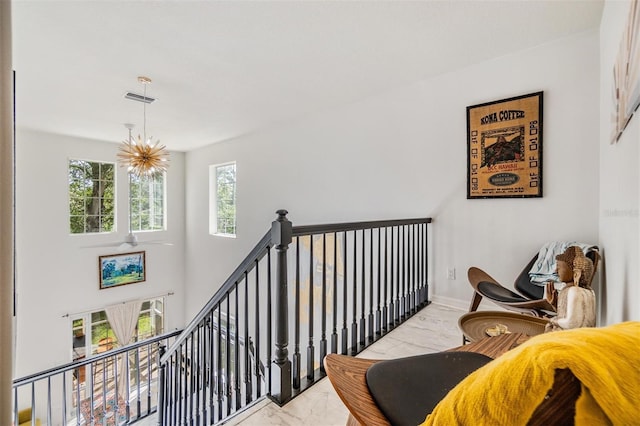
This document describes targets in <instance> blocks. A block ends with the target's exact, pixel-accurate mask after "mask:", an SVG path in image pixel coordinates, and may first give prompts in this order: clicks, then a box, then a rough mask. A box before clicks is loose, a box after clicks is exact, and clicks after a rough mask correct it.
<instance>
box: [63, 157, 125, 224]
mask: <svg viewBox="0 0 640 426" xmlns="http://www.w3.org/2000/svg"><path fill="white" fill-rule="evenodd" d="M114 207H115V185H114V164H113V163H99V162H93V161H85V160H69V230H70V232H71V233H72V234H84V233H92V232H113V230H114V217H115V215H114V211H115V209H114Z"/></svg>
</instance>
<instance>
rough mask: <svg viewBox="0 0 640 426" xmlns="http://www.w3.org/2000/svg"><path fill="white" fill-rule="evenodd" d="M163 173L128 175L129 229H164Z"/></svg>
mask: <svg viewBox="0 0 640 426" xmlns="http://www.w3.org/2000/svg"><path fill="white" fill-rule="evenodd" d="M164 182H165V174H164V173H158V174H155V175H151V176H146V175H143V176H135V175H130V181H129V191H130V194H131V198H130V203H131V205H130V206H129V208H130V209H131V225H130V226H131V231H159V230H163V229H165V221H164V211H165V192H164Z"/></svg>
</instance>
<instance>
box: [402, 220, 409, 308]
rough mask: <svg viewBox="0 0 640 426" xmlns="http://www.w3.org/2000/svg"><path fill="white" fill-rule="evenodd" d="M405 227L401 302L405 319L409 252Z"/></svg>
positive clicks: (403, 227) (403, 228)
mask: <svg viewBox="0 0 640 426" xmlns="http://www.w3.org/2000/svg"><path fill="white" fill-rule="evenodd" d="M405 228H406V225H403V226H402V302H401V304H400V308H401V312H400V318H402V319H403V320H404V319H406V314H407V299H408V298H407V293H408V292H407V269H406V262H407V252H406V250H405V248H406V246H405V244H406V240H405Z"/></svg>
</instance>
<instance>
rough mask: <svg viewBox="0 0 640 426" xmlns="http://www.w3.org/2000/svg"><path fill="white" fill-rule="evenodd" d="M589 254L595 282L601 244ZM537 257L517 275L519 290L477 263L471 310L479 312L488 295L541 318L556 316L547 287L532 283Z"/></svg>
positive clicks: (505, 305) (472, 278)
mask: <svg viewBox="0 0 640 426" xmlns="http://www.w3.org/2000/svg"><path fill="white" fill-rule="evenodd" d="M585 256H587V257H588V258H589V259H591V261H592V262H593V275H592V276H591V281H593V277H594V276H595V275H596V270H597V268H598V263H599V261H600V254H599V253H598V249H597V247H594V248H593V249H591V250H589V251H587V253H585ZM537 258H538V254H537V253H536V254H535V255H534V256H533V258H532V259H531V260H530V261H529V263H527V265H526V266H525V267H524V269H523V270H522V272H520V274H519V275H518V277H517V278H516V280H515V282H514V285H513V286H514V288H515V290H516V291H517V292H518V293H516V292H514V291H511V290H510V289H508V288H506V287H504V286H503V285H501V284H500V283H498V281H496V280H495V279H493V278H492V277H491V276H490V275H489V274H487V273H486V272H484V271H483V270H482V269H480V268H476V267H475V266H472V267H471V268H469V271H468V272H467V276H468V278H469V283H470V284H471V287H473V290H474V293H473V298H472V299H471V305H470V307H469V312H474V311H476V310H477V309H478V305H480V301H481V300H482V298H483V297H486V298H487V299H489V300H491V301H492V302H494V303H495V304H497V305H499V306H501V307H503V308H505V309H508V310H511V311H515V312H520V313H525V314H529V315H534V316H538V317H542V316H550V315H554V312H555V310H554V307H553V306H552V305H551V304H549V302H547V301H546V299H545V298H544V287H542V286H540V285H537V284H534V283H532V282H531V280H530V279H529V271H530V270H531V267H532V266H533V264H534V262H535V261H536V259H537ZM591 281H590V282H589V284H591Z"/></svg>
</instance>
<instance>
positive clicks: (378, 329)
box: [375, 228, 382, 336]
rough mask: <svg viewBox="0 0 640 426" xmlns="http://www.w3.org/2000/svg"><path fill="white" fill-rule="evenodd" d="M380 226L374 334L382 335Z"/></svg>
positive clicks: (380, 232) (380, 229)
mask: <svg viewBox="0 0 640 426" xmlns="http://www.w3.org/2000/svg"><path fill="white" fill-rule="evenodd" d="M381 240H382V228H378V275H377V277H378V304H377V306H376V320H375V321H376V331H375V333H376V335H378V336H380V335H382V311H381V310H380V299H381V298H382V277H381V276H380V273H381V272H382V265H381V264H380V262H381V261H382V241H381Z"/></svg>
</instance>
